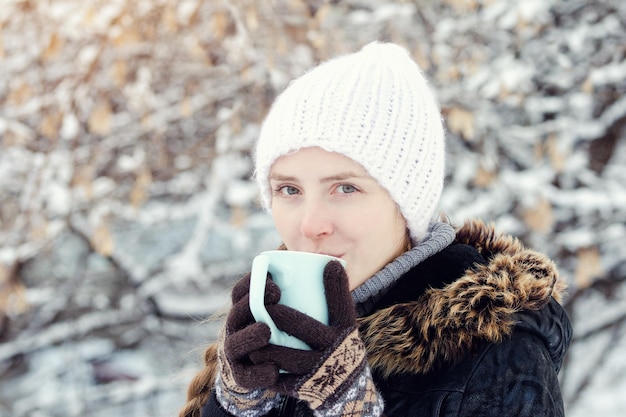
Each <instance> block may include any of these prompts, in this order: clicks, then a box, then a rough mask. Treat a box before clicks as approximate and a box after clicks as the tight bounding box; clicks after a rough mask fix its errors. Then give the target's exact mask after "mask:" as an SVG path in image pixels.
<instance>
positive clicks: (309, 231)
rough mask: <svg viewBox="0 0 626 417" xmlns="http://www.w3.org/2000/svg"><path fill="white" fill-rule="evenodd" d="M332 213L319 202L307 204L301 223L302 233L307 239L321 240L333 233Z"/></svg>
mask: <svg viewBox="0 0 626 417" xmlns="http://www.w3.org/2000/svg"><path fill="white" fill-rule="evenodd" d="M333 228H334V226H333V221H332V213H331V212H330V210H329V208H328V207H326V206H325V205H324V204H323V203H321V202H318V201H309V202H307V203H306V204H305V207H304V210H303V214H302V218H301V221H300V233H301V234H302V236H304V237H306V238H307V239H312V240H316V239H320V238H322V237H324V236H328V235H330V234H332V233H333Z"/></svg>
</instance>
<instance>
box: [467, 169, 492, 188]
mask: <svg viewBox="0 0 626 417" xmlns="http://www.w3.org/2000/svg"><path fill="white" fill-rule="evenodd" d="M497 177H498V174H497V172H496V171H495V170H493V169H488V168H487V167H485V166H483V165H480V166H479V167H478V170H477V171H476V176H475V177H474V180H473V181H472V184H473V185H474V186H476V187H480V188H486V187H488V186H489V185H490V184H491V183H492V182H493V181H494V180H495V179H496V178H497Z"/></svg>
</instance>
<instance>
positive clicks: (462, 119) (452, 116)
mask: <svg viewBox="0 0 626 417" xmlns="http://www.w3.org/2000/svg"><path fill="white" fill-rule="evenodd" d="M446 119H447V121H448V128H449V129H450V131H451V132H453V133H456V134H457V135H460V136H461V137H462V138H463V139H465V140H466V141H468V142H471V141H473V140H474V114H473V113H471V112H470V111H468V110H465V109H462V108H460V107H452V108H450V109H449V110H448V112H447V117H446Z"/></svg>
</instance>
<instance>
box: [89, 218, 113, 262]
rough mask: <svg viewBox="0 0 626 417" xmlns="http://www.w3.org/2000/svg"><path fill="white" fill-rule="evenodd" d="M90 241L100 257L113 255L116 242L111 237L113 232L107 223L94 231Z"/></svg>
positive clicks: (101, 224)
mask: <svg viewBox="0 0 626 417" xmlns="http://www.w3.org/2000/svg"><path fill="white" fill-rule="evenodd" d="M90 240H91V246H92V247H93V249H94V250H95V251H96V252H97V253H99V254H100V255H102V256H111V255H113V250H114V249H115V242H114V240H113V236H112V235H111V231H110V230H109V226H108V224H107V223H106V222H105V221H102V222H101V223H100V224H99V225H98V227H96V230H94V233H93V235H92V236H91V239H90Z"/></svg>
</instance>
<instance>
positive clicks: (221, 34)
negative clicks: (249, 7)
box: [211, 11, 230, 41]
mask: <svg viewBox="0 0 626 417" xmlns="http://www.w3.org/2000/svg"><path fill="white" fill-rule="evenodd" d="M229 25H230V16H229V15H228V13H227V12H225V11H218V12H215V13H213V16H211V28H212V29H213V30H212V33H213V36H215V39H216V40H218V41H221V40H223V39H224V38H225V37H226V35H227V32H228V26H229Z"/></svg>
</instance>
